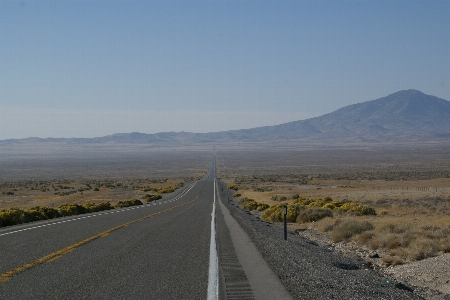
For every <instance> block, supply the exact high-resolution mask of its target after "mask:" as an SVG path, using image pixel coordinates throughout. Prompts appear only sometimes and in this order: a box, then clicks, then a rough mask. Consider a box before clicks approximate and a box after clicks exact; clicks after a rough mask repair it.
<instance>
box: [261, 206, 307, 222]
mask: <svg viewBox="0 0 450 300" xmlns="http://www.w3.org/2000/svg"><path fill="white" fill-rule="evenodd" d="M303 209H305V208H304V207H302V206H301V205H298V204H290V205H288V206H287V214H286V220H287V222H290V223H293V222H295V221H296V219H297V216H298V214H299V212H300V211H301V210H303ZM261 219H263V220H265V221H268V222H282V221H283V220H284V205H283V204H277V205H272V206H271V207H269V208H267V209H266V210H265V211H264V212H263V213H262V214H261Z"/></svg>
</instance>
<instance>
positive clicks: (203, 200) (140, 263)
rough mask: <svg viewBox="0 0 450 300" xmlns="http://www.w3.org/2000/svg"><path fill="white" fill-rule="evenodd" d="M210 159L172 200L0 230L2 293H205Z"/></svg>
mask: <svg viewBox="0 0 450 300" xmlns="http://www.w3.org/2000/svg"><path fill="white" fill-rule="evenodd" d="M214 160H215V159H214V157H213V159H212V161H211V166H210V170H209V172H208V173H207V175H206V176H205V178H204V179H202V180H200V181H198V182H195V183H193V184H192V185H187V186H186V188H185V191H186V192H185V193H184V194H182V195H181V197H176V198H174V199H172V200H171V201H165V202H164V203H163V202H161V201H160V203H159V204H150V205H142V206H137V207H133V208H130V209H123V210H112V211H106V212H102V213H97V214H91V215H82V216H76V217H71V218H61V219H58V220H53V221H47V222H35V223H30V224H26V225H21V226H14V227H10V228H3V229H1V230H0V281H1V283H0V299H30V298H33V299H68V298H70V299H83V298H84V299H125V298H128V299H129V298H135V299H138V298H142V299H144V298H146V299H205V298H206V297H207V293H208V280H209V279H208V278H209V273H210V271H209V268H210V246H211V220H212V215H211V213H212V211H213V201H214V178H215V163H214ZM44 225H45V226H44ZM37 226H40V227H37Z"/></svg>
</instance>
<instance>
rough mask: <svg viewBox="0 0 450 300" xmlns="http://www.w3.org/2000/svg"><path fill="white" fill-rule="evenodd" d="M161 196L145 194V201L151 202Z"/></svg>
mask: <svg viewBox="0 0 450 300" xmlns="http://www.w3.org/2000/svg"><path fill="white" fill-rule="evenodd" d="M161 198H162V196H161V195H150V194H146V195H145V200H146V201H147V202H152V201H155V200H159V199H161Z"/></svg>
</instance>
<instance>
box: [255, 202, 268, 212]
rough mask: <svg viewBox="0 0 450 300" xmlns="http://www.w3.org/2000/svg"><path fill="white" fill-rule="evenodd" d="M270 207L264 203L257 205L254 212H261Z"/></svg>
mask: <svg viewBox="0 0 450 300" xmlns="http://www.w3.org/2000/svg"><path fill="white" fill-rule="evenodd" d="M269 207H270V205H269V204H266V203H258V207H257V208H256V210H258V211H262V210H266V209H268V208H269Z"/></svg>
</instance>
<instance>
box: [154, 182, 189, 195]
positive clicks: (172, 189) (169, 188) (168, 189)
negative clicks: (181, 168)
mask: <svg viewBox="0 0 450 300" xmlns="http://www.w3.org/2000/svg"><path fill="white" fill-rule="evenodd" d="M182 186H183V183H182V182H180V183H178V184H176V185H175V186H167V187H165V188H160V189H158V190H157V191H158V194H169V193H173V192H175V190H176V189H178V188H180V187H182Z"/></svg>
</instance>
